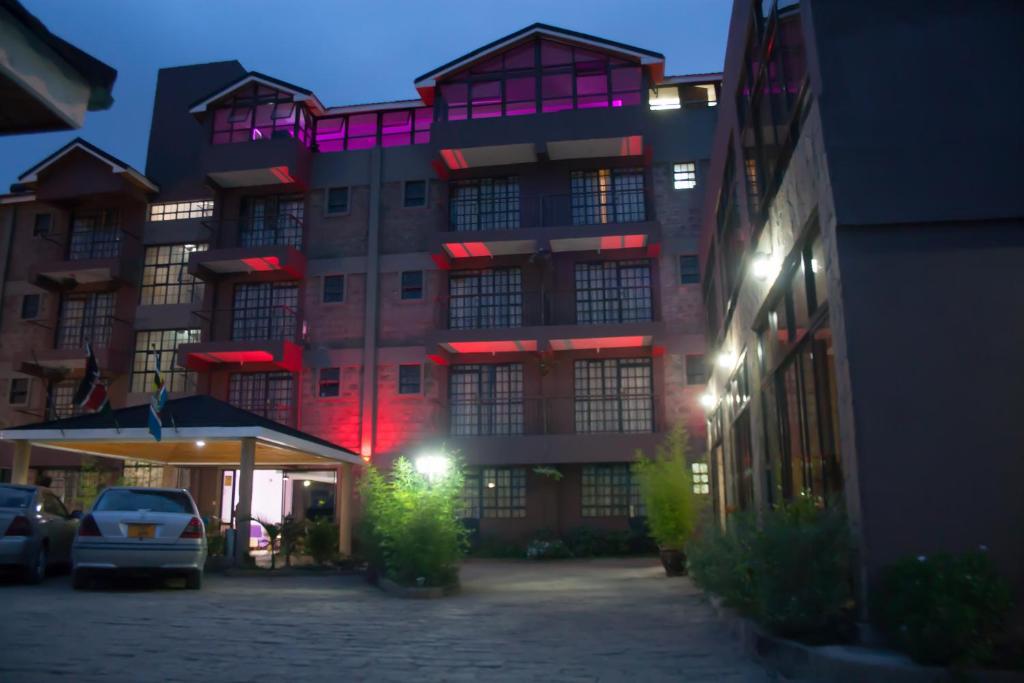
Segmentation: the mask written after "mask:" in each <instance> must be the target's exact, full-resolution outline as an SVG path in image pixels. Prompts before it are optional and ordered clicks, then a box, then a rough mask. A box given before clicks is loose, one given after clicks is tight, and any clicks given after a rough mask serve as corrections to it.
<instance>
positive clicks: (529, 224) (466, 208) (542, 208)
mask: <svg viewBox="0 0 1024 683" xmlns="http://www.w3.org/2000/svg"><path fill="white" fill-rule="evenodd" d="M650 205H651V202H649V201H648V200H647V197H646V190H644V189H641V190H622V191H615V190H609V191H607V192H574V193H572V194H545V195H532V196H531V195H526V196H522V197H518V196H509V197H501V198H494V199H480V198H478V197H467V198H462V197H459V196H458V195H457V194H456V195H455V196H454V197H453V198H452V199H451V200H450V201H449V212H448V221H447V226H446V229H447V230H449V231H454V232H478V231H490V230H518V229H520V228H551V227H562V226H570V225H603V224H609V223H641V222H644V221H648V220H651V219H652V213H651V211H650V209H649V208H648V207H649V206H650Z"/></svg>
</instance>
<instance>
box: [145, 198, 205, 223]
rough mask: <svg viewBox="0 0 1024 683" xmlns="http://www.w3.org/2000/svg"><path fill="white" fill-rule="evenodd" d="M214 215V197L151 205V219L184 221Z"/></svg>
mask: <svg viewBox="0 0 1024 683" xmlns="http://www.w3.org/2000/svg"><path fill="white" fill-rule="evenodd" d="M212 215H213V200H212V199H194V200H192V201H187V202H166V203H163V204H150V205H149V220H151V221H183V220H187V219H190V218H209V217H211V216H212Z"/></svg>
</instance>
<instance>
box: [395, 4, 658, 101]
mask: <svg viewBox="0 0 1024 683" xmlns="http://www.w3.org/2000/svg"><path fill="white" fill-rule="evenodd" d="M537 38H549V39H552V40H557V41H560V42H566V43H572V44H574V45H580V46H584V47H589V48H593V49H595V50H600V51H602V52H611V53H615V54H617V55H620V56H623V57H628V58H631V59H635V60H637V62H639V63H640V64H641V65H642V66H644V67H646V68H648V69H649V71H650V73H651V82H652V83H657V82H659V81H660V80H661V78H662V77H663V76H664V73H665V56H664V55H662V54H660V53H658V52H652V51H651V50H645V49H643V48H639V47H634V46H632V45H626V44H624V43H617V42H615V41H612V40H605V39H603V38H599V37H597V36H591V35H588V34H586V33H579V32H577V31H570V30H567V29H562V28H558V27H557V26H550V25H547V24H532V25H531V26H527V27H526V28H524V29H521V30H519V31H516V32H515V33H512V34H509V35H507V36H505V37H504V38H499V39H498V40H496V41H494V42H492V43H488V44H487V45H484V46H483V47H481V48H478V49H476V50H473V51H472V52H469V53H467V54H465V55H463V56H462V57H459V58H457V59H455V60H453V61H451V62H448V63H447V64H445V65H443V66H440V67H438V68H436V69H434V70H433V71H430V72H428V73H425V74H423V75H422V76H420V77H419V78H417V79H416V81H415V86H416V90H417V91H418V92H419V93H420V96H421V97H422V98H423V101H424V102H425V103H427V104H433V102H434V88H435V87H436V86H437V83H438V81H440V80H442V79H444V78H445V77H446V76H449V75H451V74H453V73H455V72H457V71H460V70H461V69H464V68H465V67H467V66H469V65H470V64H473V63H475V62H478V61H481V60H484V59H486V58H487V57H489V56H490V55H493V54H494V53H497V52H501V51H503V50H507V49H509V48H511V47H514V46H515V45H518V44H519V43H523V42H526V41H528V40H534V39H537Z"/></svg>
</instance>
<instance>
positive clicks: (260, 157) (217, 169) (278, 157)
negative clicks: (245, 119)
mask: <svg viewBox="0 0 1024 683" xmlns="http://www.w3.org/2000/svg"><path fill="white" fill-rule="evenodd" d="M312 158H313V154H312V152H311V151H310V149H309V147H308V146H307V145H306V144H305V143H304V142H302V141H301V140H299V139H297V138H295V137H292V136H291V135H289V134H288V133H287V132H286V131H275V132H274V134H273V136H272V137H271V138H269V139H257V140H246V141H244V142H235V143H231V144H209V145H207V146H206V147H205V148H204V149H203V153H202V160H201V162H202V167H203V169H204V170H205V171H206V175H207V176H208V177H209V179H210V180H211V181H213V182H214V183H215V184H216V185H217V186H219V187H222V188H235V187H259V186H267V185H278V186H280V185H287V186H296V187H300V188H305V187H308V186H309V176H310V168H311V164H312Z"/></svg>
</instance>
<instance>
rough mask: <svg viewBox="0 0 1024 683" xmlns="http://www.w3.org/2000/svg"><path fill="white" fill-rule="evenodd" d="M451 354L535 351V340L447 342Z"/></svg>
mask: <svg viewBox="0 0 1024 683" xmlns="http://www.w3.org/2000/svg"><path fill="white" fill-rule="evenodd" d="M445 346H446V347H448V348H449V349H450V350H451V352H452V353H517V352H520V351H536V350H537V341H536V340H535V339H522V340H507V341H474V342H448V343H446V344H445Z"/></svg>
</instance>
